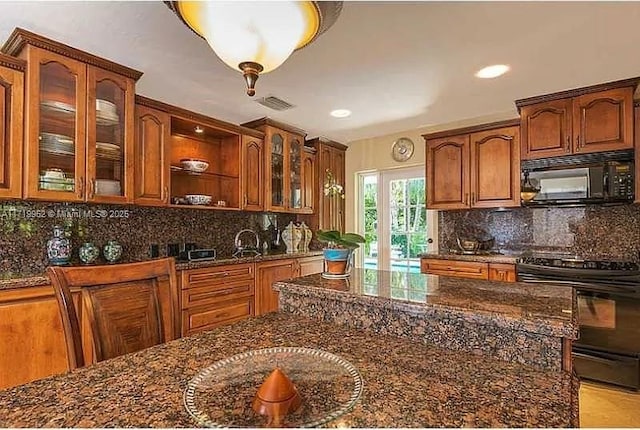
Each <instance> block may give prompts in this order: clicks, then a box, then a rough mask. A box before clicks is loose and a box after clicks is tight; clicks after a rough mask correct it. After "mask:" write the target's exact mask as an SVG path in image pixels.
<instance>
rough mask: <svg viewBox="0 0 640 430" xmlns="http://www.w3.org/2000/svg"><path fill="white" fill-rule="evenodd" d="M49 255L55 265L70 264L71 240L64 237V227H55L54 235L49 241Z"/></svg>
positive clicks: (50, 260)
mask: <svg viewBox="0 0 640 430" xmlns="http://www.w3.org/2000/svg"><path fill="white" fill-rule="evenodd" d="M47 257H48V258H49V263H50V264H52V265H54V266H61V265H64V264H69V261H70V260H71V242H70V241H69V239H67V238H66V237H64V228H62V226H59V225H56V226H54V227H53V237H52V238H51V239H49V240H48V241H47Z"/></svg>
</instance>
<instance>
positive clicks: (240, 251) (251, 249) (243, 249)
mask: <svg viewBox="0 0 640 430" xmlns="http://www.w3.org/2000/svg"><path fill="white" fill-rule="evenodd" d="M243 233H251V234H253V237H254V238H255V241H256V244H255V246H251V245H244V244H243V243H242V241H241V240H240V236H241V235H242V234H243ZM233 243H234V244H235V247H236V252H234V253H233V257H238V256H239V257H243V256H244V254H245V253H250V254H252V255H256V256H257V255H260V251H258V249H260V237H259V236H258V233H256V232H255V231H253V230H251V229H248V228H245V229H243V230H240V231H239V232H238V233H236V238H235V239H234V241H233Z"/></svg>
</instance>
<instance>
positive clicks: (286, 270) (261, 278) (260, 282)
mask: <svg viewBox="0 0 640 430" xmlns="http://www.w3.org/2000/svg"><path fill="white" fill-rule="evenodd" d="M296 266H297V263H296V260H294V259H291V260H275V261H264V262H261V263H256V302H255V303H256V315H263V314H266V313H269V312H275V311H277V310H278V292H277V291H274V290H273V289H272V288H271V286H272V285H273V283H274V282H278V281H283V280H285V279H291V278H294V277H295V276H296Z"/></svg>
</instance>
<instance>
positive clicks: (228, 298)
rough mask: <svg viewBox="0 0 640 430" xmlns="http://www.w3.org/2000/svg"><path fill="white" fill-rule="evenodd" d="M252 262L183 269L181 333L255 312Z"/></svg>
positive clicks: (209, 326) (195, 331)
mask: <svg viewBox="0 0 640 430" xmlns="http://www.w3.org/2000/svg"><path fill="white" fill-rule="evenodd" d="M253 267H254V265H253V263H246V264H229V265H225V266H217V267H210V268H204V269H191V270H183V271H182V272H181V274H180V287H181V309H182V335H183V336H189V335H191V334H194V333H198V332H201V331H204V330H209V329H212V328H214V327H218V326H221V325H224V324H229V323H232V322H234V321H238V320H241V319H244V318H248V317H250V316H253V315H254V314H255V311H254V306H255V305H254V270H253Z"/></svg>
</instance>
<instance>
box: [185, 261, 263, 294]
mask: <svg viewBox="0 0 640 430" xmlns="http://www.w3.org/2000/svg"><path fill="white" fill-rule="evenodd" d="M242 279H253V264H252V263H246V264H229V265H226V266H217V267H207V268H204V269H191V270H183V271H182V277H181V281H182V283H181V285H182V289H183V290H184V289H188V288H195V287H200V286H205V285H212V284H214V283H215V284H218V283H220V282H233V281H238V280H242Z"/></svg>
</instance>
